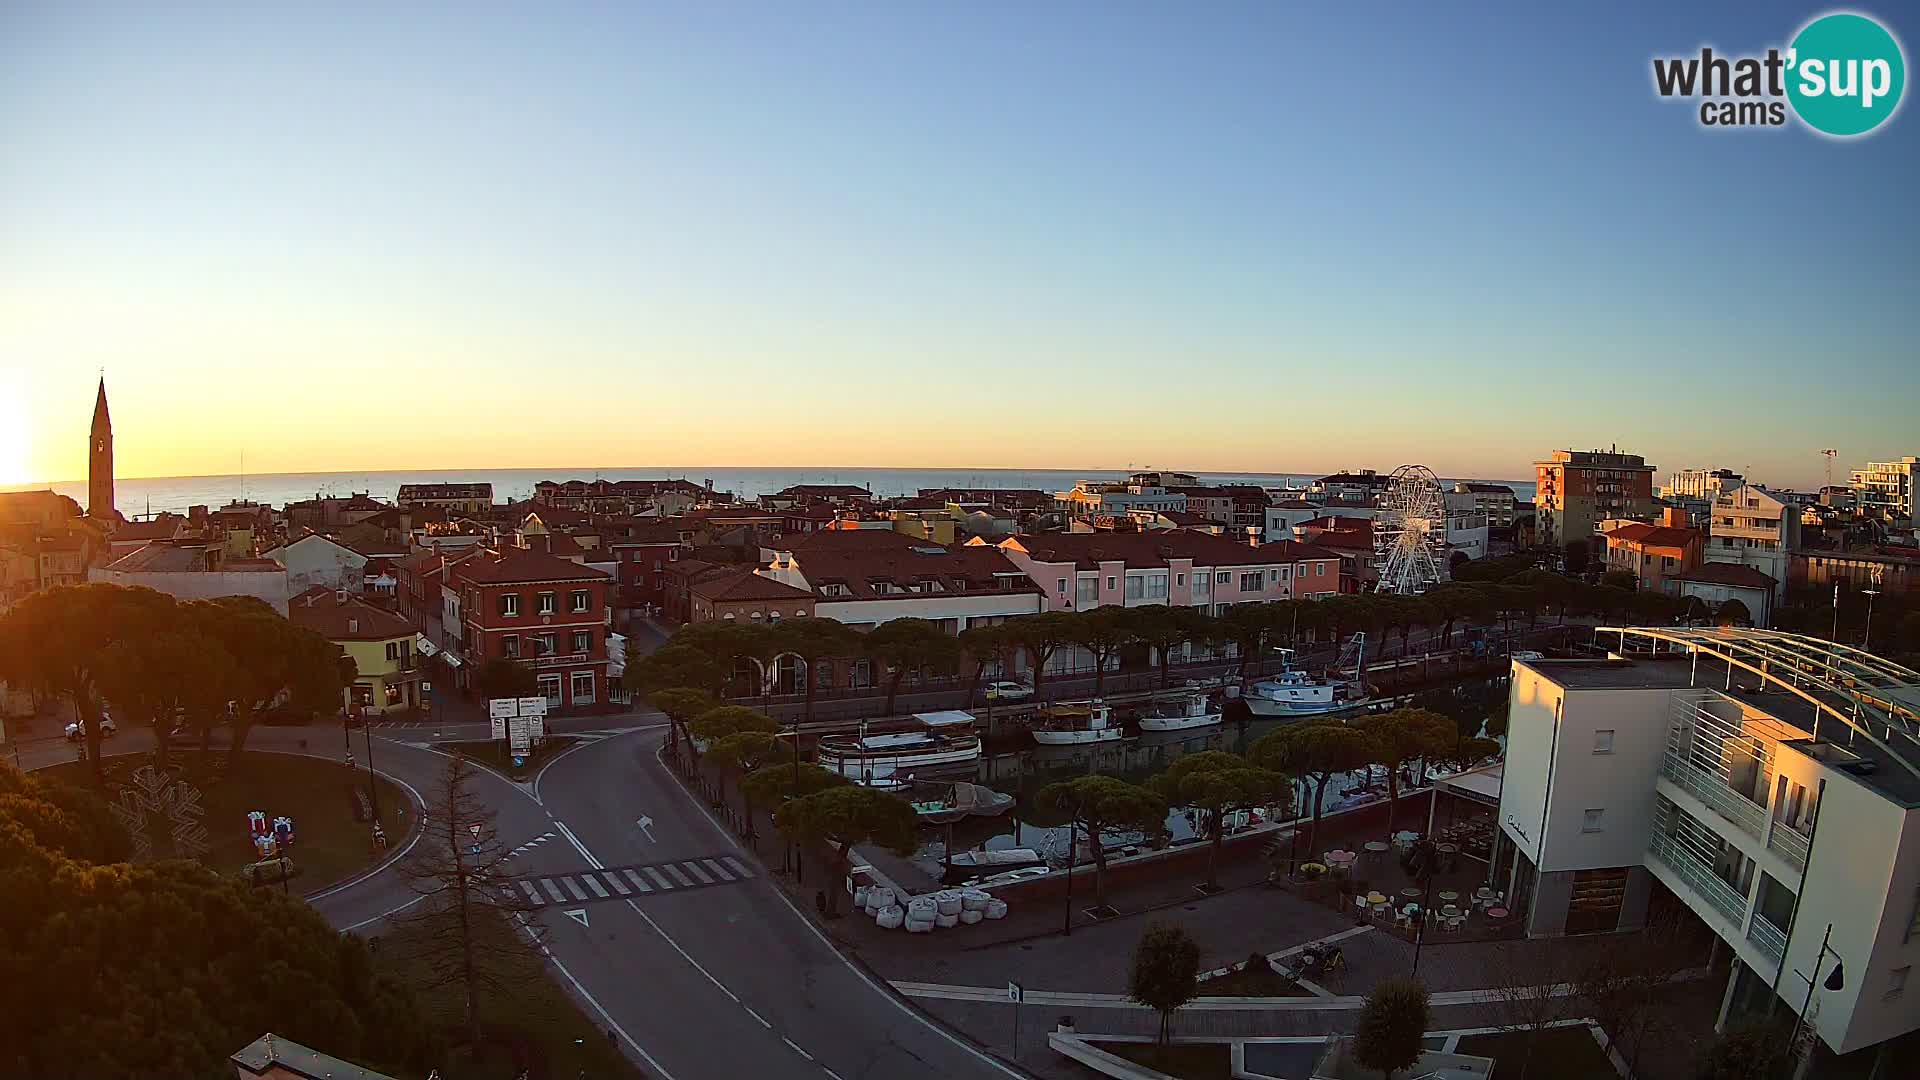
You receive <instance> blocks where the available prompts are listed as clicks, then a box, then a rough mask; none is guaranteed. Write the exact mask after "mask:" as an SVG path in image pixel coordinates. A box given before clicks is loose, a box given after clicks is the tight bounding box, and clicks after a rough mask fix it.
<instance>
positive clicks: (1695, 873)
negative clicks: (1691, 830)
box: [1647, 832, 1747, 928]
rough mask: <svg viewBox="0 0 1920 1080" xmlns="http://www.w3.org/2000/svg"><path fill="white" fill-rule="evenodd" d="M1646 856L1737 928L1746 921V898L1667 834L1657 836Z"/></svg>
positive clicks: (1658, 833)
mask: <svg viewBox="0 0 1920 1080" xmlns="http://www.w3.org/2000/svg"><path fill="white" fill-rule="evenodd" d="M1647 854H1648V855H1649V856H1650V857H1651V858H1652V859H1653V861H1655V862H1657V863H1659V864H1660V866H1661V867H1662V868H1664V869H1665V870H1666V871H1667V872H1668V873H1671V874H1673V875H1674V876H1675V877H1677V878H1679V879H1680V880H1681V881H1683V882H1685V883H1686V885H1687V887H1688V888H1690V889H1692V890H1693V891H1694V892H1695V893H1697V894H1698V895H1699V896H1700V898H1701V899H1703V900H1705V901H1706V902H1707V904H1708V905H1709V906H1711V907H1712V908H1713V909H1714V910H1715V911H1717V912H1719V913H1720V915H1721V917H1722V918H1724V919H1726V920H1727V921H1728V922H1730V923H1732V924H1733V925H1734V926H1735V927H1736V928H1737V927H1739V925H1740V924H1741V923H1743V922H1745V921H1746V918H1747V898H1746V897H1745V896H1742V895H1741V894H1740V891H1739V890H1738V889H1735V888H1734V887H1733V886H1731V885H1729V884H1727V883H1726V882H1725V881H1722V880H1721V879H1720V875H1718V874H1716V873H1714V872H1713V868H1712V867H1710V866H1708V865H1707V864H1705V863H1703V862H1701V861H1700V860H1699V858H1698V857H1696V856H1695V855H1694V854H1693V853H1692V852H1691V851H1689V850H1688V849H1687V848H1686V847H1685V846H1684V845H1682V844H1681V843H1680V842H1679V841H1677V840H1675V839H1674V838H1673V837H1671V836H1668V835H1667V834H1666V833H1664V832H1656V833H1654V834H1653V841H1652V843H1651V844H1649V845H1648V847H1647Z"/></svg>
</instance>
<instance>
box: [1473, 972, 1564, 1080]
mask: <svg viewBox="0 0 1920 1080" xmlns="http://www.w3.org/2000/svg"><path fill="white" fill-rule="evenodd" d="M1532 944H1534V943H1532V942H1519V941H1510V942H1502V943H1500V944H1499V945H1498V946H1496V947H1495V949H1494V950H1493V952H1492V954H1491V956H1490V962H1489V963H1488V965H1487V974H1488V985H1489V988H1490V989H1491V990H1492V991H1493V994H1494V1001H1493V1007H1494V1009H1495V1011H1496V1013H1497V1019H1496V1020H1495V1021H1494V1022H1495V1023H1496V1024H1497V1025H1498V1026H1499V1028H1500V1030H1502V1031H1510V1032H1513V1033H1515V1034H1517V1035H1518V1036H1520V1042H1521V1046H1522V1051H1521V1056H1520V1068H1519V1070H1518V1071H1517V1072H1516V1073H1515V1074H1514V1080H1526V1076H1527V1070H1528V1068H1530V1067H1531V1066H1532V1064H1533V1048H1534V1044H1535V1043H1537V1042H1538V1041H1539V1034H1540V1032H1542V1031H1544V1030H1546V1029H1547V1028H1550V1027H1552V1026H1553V1025H1554V1024H1556V1023H1559V1022H1560V1021H1562V1020H1571V1019H1573V1018H1574V1017H1575V1016H1576V1015H1578V1009H1577V1005H1578V1002H1577V1001H1576V1000H1575V998H1574V997H1573V995H1574V993H1575V992H1576V991H1577V989H1578V986H1577V983H1578V977H1579V968H1578V966H1577V961H1575V960H1574V958H1573V957H1572V956H1571V955H1570V953H1571V952H1572V950H1570V949H1568V948H1566V947H1565V943H1564V942H1554V943H1552V945H1553V947H1552V948H1529V947H1528V946H1530V945H1532ZM1503 1060H1504V1059H1503ZM1502 1075H1503V1076H1504V1075H1505V1071H1504V1070H1503V1071H1502Z"/></svg>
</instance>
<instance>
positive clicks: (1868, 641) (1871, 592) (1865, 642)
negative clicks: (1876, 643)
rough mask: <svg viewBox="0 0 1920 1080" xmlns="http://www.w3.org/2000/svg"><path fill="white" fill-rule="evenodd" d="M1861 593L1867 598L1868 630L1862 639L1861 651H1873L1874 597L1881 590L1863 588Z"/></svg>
mask: <svg viewBox="0 0 1920 1080" xmlns="http://www.w3.org/2000/svg"><path fill="white" fill-rule="evenodd" d="M1860 594H1861V595H1862V596H1865V597H1866V598H1867V632H1866V634H1865V635H1863V636H1862V637H1861V639H1860V651H1861V652H1871V651H1873V650H1872V645H1873V598H1874V597H1876V596H1879V595H1880V590H1879V589H1861V590H1860Z"/></svg>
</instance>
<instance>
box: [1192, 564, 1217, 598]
mask: <svg viewBox="0 0 1920 1080" xmlns="http://www.w3.org/2000/svg"><path fill="white" fill-rule="evenodd" d="M1212 591H1213V575H1212V574H1210V573H1208V572H1207V571H1205V570H1196V571H1194V574H1193V595H1195V596H1205V595H1207V594H1208V593H1210V592H1212Z"/></svg>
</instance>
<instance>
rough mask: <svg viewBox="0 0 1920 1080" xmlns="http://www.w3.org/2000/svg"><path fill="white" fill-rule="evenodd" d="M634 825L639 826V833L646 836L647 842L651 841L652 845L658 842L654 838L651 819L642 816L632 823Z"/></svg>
mask: <svg viewBox="0 0 1920 1080" xmlns="http://www.w3.org/2000/svg"><path fill="white" fill-rule="evenodd" d="M634 824H635V825H638V826H640V831H641V832H643V833H646V834H647V839H648V840H651V841H652V842H653V843H656V844H657V843H659V842H660V841H659V840H657V839H655V838H654V835H653V819H652V818H650V817H646V816H644V815H642V817H641V818H640V820H639V821H636V822H634Z"/></svg>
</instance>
